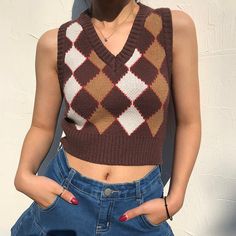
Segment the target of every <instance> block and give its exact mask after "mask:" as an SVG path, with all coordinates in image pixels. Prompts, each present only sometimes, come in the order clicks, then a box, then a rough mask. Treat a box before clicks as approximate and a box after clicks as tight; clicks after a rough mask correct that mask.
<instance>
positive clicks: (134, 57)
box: [125, 48, 142, 68]
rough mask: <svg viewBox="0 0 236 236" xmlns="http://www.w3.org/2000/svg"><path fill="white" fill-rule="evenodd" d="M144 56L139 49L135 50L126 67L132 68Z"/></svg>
mask: <svg viewBox="0 0 236 236" xmlns="http://www.w3.org/2000/svg"><path fill="white" fill-rule="evenodd" d="M141 56H142V54H141V53H140V52H139V50H138V49H137V48H135V50H134V53H133V55H132V56H131V57H130V59H129V60H128V61H127V62H126V63H125V65H126V66H127V67H128V68H130V67H131V66H132V65H133V64H134V63H135V62H136V61H138V59H139V58H140V57H141Z"/></svg>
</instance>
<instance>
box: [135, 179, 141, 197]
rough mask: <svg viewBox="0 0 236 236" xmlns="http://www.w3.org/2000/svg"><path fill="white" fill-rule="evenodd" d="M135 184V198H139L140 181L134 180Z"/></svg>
mask: <svg viewBox="0 0 236 236" xmlns="http://www.w3.org/2000/svg"><path fill="white" fill-rule="evenodd" d="M135 185H136V189H135V190H136V199H141V188H140V181H139V180H136V181H135Z"/></svg>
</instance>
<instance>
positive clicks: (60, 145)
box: [57, 142, 62, 151]
mask: <svg viewBox="0 0 236 236" xmlns="http://www.w3.org/2000/svg"><path fill="white" fill-rule="evenodd" d="M61 147H62V143H61V142H60V143H59V146H58V148H57V151H59V150H60V149H61Z"/></svg>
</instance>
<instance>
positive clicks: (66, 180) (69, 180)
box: [63, 168, 76, 189]
mask: <svg viewBox="0 0 236 236" xmlns="http://www.w3.org/2000/svg"><path fill="white" fill-rule="evenodd" d="M75 173H76V171H75V170H74V169H73V168H71V169H70V172H69V174H68V176H67V177H66V179H65V182H64V184H63V187H64V188H66V189H67V188H68V187H69V184H70V182H71V180H72V178H73V176H74V175H75Z"/></svg>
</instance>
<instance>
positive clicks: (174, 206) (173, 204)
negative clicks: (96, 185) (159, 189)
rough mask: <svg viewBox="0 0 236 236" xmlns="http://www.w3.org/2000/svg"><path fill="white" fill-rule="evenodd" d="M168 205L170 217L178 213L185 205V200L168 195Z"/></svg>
mask: <svg viewBox="0 0 236 236" xmlns="http://www.w3.org/2000/svg"><path fill="white" fill-rule="evenodd" d="M166 203H167V208H168V211H169V214H170V216H173V215H174V214H175V213H176V212H178V211H179V210H180V209H181V207H182V205H183V198H182V197H180V196H178V195H172V194H168V195H166Z"/></svg>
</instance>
